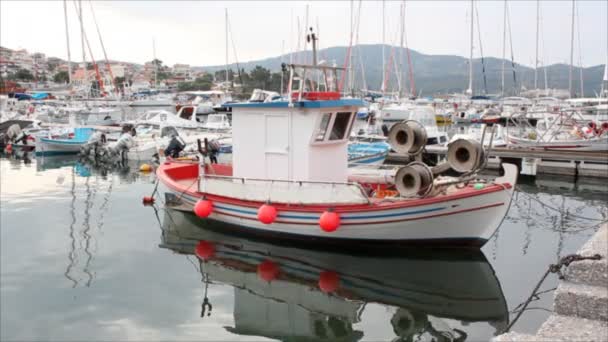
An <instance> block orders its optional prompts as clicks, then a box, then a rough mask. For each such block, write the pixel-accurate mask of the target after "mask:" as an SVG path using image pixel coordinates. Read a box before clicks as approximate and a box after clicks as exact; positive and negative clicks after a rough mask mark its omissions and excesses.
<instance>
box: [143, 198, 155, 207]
mask: <svg viewBox="0 0 608 342" xmlns="http://www.w3.org/2000/svg"><path fill="white" fill-rule="evenodd" d="M142 202H143V203H144V205H152V204H154V197H152V196H144V198H143V200H142Z"/></svg>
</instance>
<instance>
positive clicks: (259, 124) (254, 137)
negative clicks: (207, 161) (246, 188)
mask: <svg viewBox="0 0 608 342" xmlns="http://www.w3.org/2000/svg"><path fill="white" fill-rule="evenodd" d="M234 111H235V113H234V114H233V120H232V162H233V168H232V172H233V176H234V177H246V178H265V176H266V170H265V165H266V163H265V156H264V143H265V132H266V128H265V127H264V123H265V120H264V114H263V112H259V111H252V110H246V111H245V110H243V109H239V110H238V112H239V113H240V114H237V113H236V112H237V110H236V108H235V110H234Z"/></svg>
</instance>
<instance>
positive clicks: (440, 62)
mask: <svg viewBox="0 0 608 342" xmlns="http://www.w3.org/2000/svg"><path fill="white" fill-rule="evenodd" d="M384 50H385V59H386V60H395V61H396V62H397V63H395V62H394V61H393V62H391V64H392V67H391V68H390V69H389V82H388V84H387V89H388V91H391V90H396V89H397V80H396V79H397V77H396V73H395V71H394V70H395V67H394V65H395V64H397V65H400V66H399V69H400V70H404V71H407V69H408V64H407V49H405V48H404V49H401V48H400V47H394V46H389V45H385V46H384ZM347 51H348V47H330V48H326V49H322V50H320V51H319V52H318V59H319V60H320V61H322V60H324V61H328V62H329V63H330V64H332V63H336V65H338V66H342V65H343V64H344V61H345V56H346V54H347ZM410 54H411V61H412V64H413V74H414V82H415V87H416V92H417V93H418V94H421V95H432V94H446V93H462V92H463V91H464V90H465V89H466V88H468V75H469V66H468V65H469V60H468V58H464V57H460V56H450V55H425V54H423V53H420V52H417V51H415V50H411V49H410ZM391 55H392V59H390V58H391V57H390V56H391ZM311 56H312V52H310V51H307V52H301V53H300V54H297V55H296V54H293V58H294V62H295V61H299V62H300V63H302V62H303V61H304V58H306V59H307V61H308V63H310V61H311V60H312V57H311ZM290 57H291V54H285V55H282V56H277V57H271V58H266V59H261V60H255V61H249V62H243V63H238V67H239V68H241V69H245V70H246V71H249V70H251V69H253V68H254V67H255V66H257V65H259V66H261V67H264V68H267V69H270V70H271V71H279V70H280V69H281V63H282V62H289V61H290ZM352 60H353V64H354V70H355V71H354V72H355V74H356V76H355V79H356V81H355V82H356V85H355V88H356V89H362V88H363V82H362V81H361V79H362V74H363V73H362V72H361V69H362V68H361V67H360V66H361V65H363V70H364V74H365V78H366V83H367V89H369V90H379V89H380V87H381V83H382V78H383V77H382V60H383V58H382V45H381V44H370V45H357V46H355V47H353V49H352ZM399 61H401V62H400V63H399ZM515 62H517V61H515ZM504 63H505V90H506V93H508V94H515V93H517V91H516V90H521V89H522V87H523V88H526V89H533V88H534V68H530V67H528V66H525V65H522V64H519V63H513V66H512V63H511V61H510V60H505V61H504ZM387 64H388V63H387ZM502 66H503V59H500V58H494V57H486V58H484V59H483V64H482V59H481V58H475V59H474V60H473V70H474V71H473V74H474V77H473V80H474V81H473V90H474V93H475V94H484V93H485V92H486V90H487V93H488V94H496V93H500V91H501V85H502ZM225 67H226V66H225V65H215V66H203V67H195V68H196V69H198V70H205V71H210V72H214V71H217V70H223V69H224V68H225ZM228 67H229V68H230V69H235V70H236V69H237V64H236V63H233V64H230V65H229V66H228ZM484 69H485V73H484V72H483V70H484ZM545 69H546V74H547V85H548V87H549V88H552V89H568V79H569V76H568V75H569V66H568V65H566V64H553V65H549V66H546V67H542V68H539V70H538V86H539V88H541V89H542V88H544V82H545V81H544V75H545ZM513 71H515V72H513ZM580 71H581V68H578V67H574V68H573V78H574V80H573V88H574V91H575V93H576V94H577V95H578V94H580ZM582 73H583V84H584V95H585V96H596V93H599V91H600V88H601V83H602V77H603V75H604V65H603V64H602V65H596V66H591V67H587V68H582ZM484 74H485V84H486V86H485V87H484ZM408 77H409V76H408V75H407V73H405V72H404V76H403V79H404V80H407V79H408ZM514 79H515V82H514ZM406 83H407V84H408V89H409V82H406Z"/></svg>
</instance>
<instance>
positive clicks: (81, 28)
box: [78, 0, 89, 97]
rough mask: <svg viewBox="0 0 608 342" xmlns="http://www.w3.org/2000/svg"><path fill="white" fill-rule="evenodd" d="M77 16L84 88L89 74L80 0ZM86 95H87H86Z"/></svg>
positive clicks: (86, 85) (87, 83) (87, 85)
mask: <svg viewBox="0 0 608 342" xmlns="http://www.w3.org/2000/svg"><path fill="white" fill-rule="evenodd" d="M78 17H79V18H80V45H81V46H82V71H83V74H84V76H83V77H84V78H83V79H84V84H85V88H88V87H89V75H88V74H87V59H86V58H87V57H86V53H85V47H84V25H83V20H82V0H78ZM87 97H88V95H87Z"/></svg>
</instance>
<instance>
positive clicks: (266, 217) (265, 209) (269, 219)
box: [258, 204, 277, 224]
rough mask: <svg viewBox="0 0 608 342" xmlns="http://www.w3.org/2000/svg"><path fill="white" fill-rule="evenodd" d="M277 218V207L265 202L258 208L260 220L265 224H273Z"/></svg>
mask: <svg viewBox="0 0 608 342" xmlns="http://www.w3.org/2000/svg"><path fill="white" fill-rule="evenodd" d="M276 218H277V208H275V207H273V206H271V205H270V204H264V205H262V206H261V207H260V209H258V220H260V222H262V223H264V224H271V223H273V222H274V220H276Z"/></svg>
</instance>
